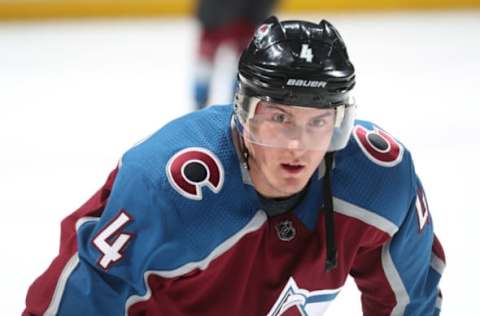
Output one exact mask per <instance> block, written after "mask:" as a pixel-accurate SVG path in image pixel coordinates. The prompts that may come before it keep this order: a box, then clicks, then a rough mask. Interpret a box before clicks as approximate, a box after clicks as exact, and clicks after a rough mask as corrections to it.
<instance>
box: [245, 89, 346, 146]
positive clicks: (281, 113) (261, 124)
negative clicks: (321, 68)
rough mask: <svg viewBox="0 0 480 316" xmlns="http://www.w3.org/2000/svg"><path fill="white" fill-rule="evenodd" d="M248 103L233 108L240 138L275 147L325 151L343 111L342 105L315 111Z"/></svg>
mask: <svg viewBox="0 0 480 316" xmlns="http://www.w3.org/2000/svg"><path fill="white" fill-rule="evenodd" d="M248 102H249V105H248V106H245V107H238V108H237V109H236V112H237V117H238V121H239V123H240V126H238V127H239V128H238V129H239V131H240V133H241V135H242V136H243V137H244V139H245V140H246V141H248V142H250V143H254V144H257V145H262V146H267V147H275V148H287V149H299V150H328V148H329V146H330V143H331V141H332V136H333V134H334V131H335V128H336V127H338V126H340V124H341V122H342V120H343V116H344V112H345V107H344V106H339V107H337V108H335V109H319V108H313V107H300V106H291V105H282V104H278V103H272V102H267V101H263V100H260V99H258V98H253V97H251V98H249V100H248ZM244 108H246V109H249V110H248V112H247V111H245V110H244Z"/></svg>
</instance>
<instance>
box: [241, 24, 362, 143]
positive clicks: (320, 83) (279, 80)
mask: <svg viewBox="0 0 480 316" xmlns="http://www.w3.org/2000/svg"><path fill="white" fill-rule="evenodd" d="M354 85H355V69H354V67H353V65H352V63H351V62H350V60H349V57H348V53H347V49H346V47H345V44H344V42H343V39H342V38H341V36H340V34H339V33H338V31H337V30H336V29H335V27H334V26H333V25H331V24H330V23H329V22H328V21H326V20H322V21H321V22H320V23H318V24H315V23H312V22H307V21H282V22H280V21H279V20H278V19H277V18H276V17H275V16H271V17H269V18H268V19H267V20H265V21H264V22H263V24H261V25H260V26H259V27H258V28H257V30H256V32H255V35H254V37H253V40H252V41H251V42H250V45H249V46H248V48H247V49H245V50H244V52H243V53H242V55H241V57H240V61H239V66H238V89H237V93H236V96H235V112H236V119H237V123H240V124H237V126H238V127H239V128H240V129H241V128H242V125H244V124H245V123H246V121H247V120H248V118H249V117H251V116H252V115H253V113H254V112H255V105H253V106H252V104H254V103H255V102H252V98H253V99H256V100H258V99H259V100H263V101H268V102H275V103H279V104H283V105H293V106H304V107H316V108H336V109H337V112H338V113H337V123H336V130H335V134H334V136H333V138H332V142H331V145H330V148H329V150H330V151H336V150H340V149H342V148H343V147H345V145H346V143H347V141H348V138H349V136H350V133H351V130H352V127H353V120H354V108H355V107H354V102H353V98H352V97H351V95H350V91H351V90H352V89H353V87H354ZM238 120H239V121H238Z"/></svg>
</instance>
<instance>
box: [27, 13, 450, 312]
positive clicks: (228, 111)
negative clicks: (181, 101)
mask: <svg viewBox="0 0 480 316" xmlns="http://www.w3.org/2000/svg"><path fill="white" fill-rule="evenodd" d="M354 84H355V72H354V67H353V65H352V63H351V62H350V60H349V57H348V54H347V50H346V48H345V45H344V42H343V40H342V38H341V37H340V35H339V33H338V32H337V31H336V29H335V28H334V27H333V26H332V25H331V24H330V23H328V22H327V21H325V20H323V21H321V22H320V23H319V24H315V23H310V22H306V21H284V22H279V21H278V20H277V19H276V18H275V17H271V18H269V19H268V20H266V21H265V22H264V24H262V25H261V26H260V27H259V28H258V29H257V31H256V33H255V37H254V39H253V40H252V42H251V43H250V45H249V47H248V48H247V49H246V50H245V51H244V52H243V54H242V56H241V58H240V62H239V88H238V92H237V95H236V99H235V104H234V106H233V107H232V106H212V107H209V108H207V109H205V110H202V111H197V112H193V113H191V114H189V115H187V116H185V117H182V118H179V119H177V120H175V121H173V122H171V123H169V124H167V125H166V126H164V127H163V128H161V129H160V130H159V131H158V132H157V133H155V134H154V135H153V136H151V137H150V138H148V139H147V140H146V141H144V142H143V143H141V144H139V145H137V146H135V147H133V148H132V149H130V150H128V151H127V152H126V153H125V154H124V156H123V157H122V160H121V163H120V164H119V166H118V168H116V169H115V170H114V171H113V172H112V173H111V174H110V176H109V177H108V180H107V181H106V183H105V184H104V186H103V187H102V188H101V189H100V190H99V191H98V192H97V193H96V194H95V195H94V196H93V197H92V198H91V199H90V200H89V201H87V202H86V203H85V204H84V205H83V206H82V207H81V208H80V209H78V210H77V211H76V212H74V213H73V214H72V215H70V216H68V217H67V218H66V219H65V220H64V221H63V223H62V236H61V246H60V253H59V255H58V257H57V258H56V259H55V260H54V261H53V263H52V264H51V266H50V267H49V268H48V270H47V271H46V272H45V273H44V274H43V275H42V276H40V277H39V278H38V279H37V280H36V281H35V282H34V283H33V285H32V286H31V287H30V289H29V291H28V295H27V300H26V304H27V305H26V309H25V311H24V313H23V315H24V316H26V315H82V316H85V315H89V316H90V315H169V316H185V315H209V316H215V315H222V316H223V315H238V316H244V315H268V316H273V315H316V316H318V315H323V314H324V311H325V310H326V308H327V307H328V305H329V304H330V303H331V301H332V300H334V299H335V297H336V296H337V294H338V293H339V291H340V289H341V288H342V286H343V285H344V283H345V281H346V278H347V277H348V276H349V275H350V276H352V277H353V278H354V279H355V282H356V283H357V285H358V288H359V289H360V291H361V293H362V306H363V314H364V315H369V316H379V315H418V316H420V315H421V316H426V315H438V314H439V311H440V303H441V296H440V291H439V288H438V283H439V280H440V277H441V274H442V270H443V268H444V265H445V258H444V254H443V251H442V248H441V245H440V243H439V242H438V240H437V238H436V237H435V235H434V233H433V226H432V219H431V215H430V213H429V209H428V204H427V200H426V195H425V192H424V189H423V187H422V185H421V182H420V180H419V179H418V177H417V175H416V173H415V169H414V166H413V162H412V157H411V155H410V153H409V152H408V150H407V149H406V148H405V147H404V145H403V144H401V143H400V142H399V141H397V140H396V139H395V138H394V137H392V136H391V135H390V134H388V133H387V132H386V131H384V130H383V129H381V128H379V127H378V126H377V125H375V124H373V123H371V122H368V121H355V120H354V112H355V103H354V102H353V99H352V88H353V86H354Z"/></svg>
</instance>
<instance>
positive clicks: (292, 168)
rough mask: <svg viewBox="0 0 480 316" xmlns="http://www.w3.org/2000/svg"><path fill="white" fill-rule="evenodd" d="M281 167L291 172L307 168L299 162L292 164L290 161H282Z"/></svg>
mask: <svg viewBox="0 0 480 316" xmlns="http://www.w3.org/2000/svg"><path fill="white" fill-rule="evenodd" d="M281 167H282V169H283V170H285V171H286V172H288V173H290V174H298V173H300V172H302V171H303V170H304V169H305V166H304V165H299V164H290V163H282V164H281Z"/></svg>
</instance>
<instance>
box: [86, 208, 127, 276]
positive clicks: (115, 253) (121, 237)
mask: <svg viewBox="0 0 480 316" xmlns="http://www.w3.org/2000/svg"><path fill="white" fill-rule="evenodd" d="M130 221H132V218H131V217H130V216H129V215H128V214H127V213H126V212H125V211H123V210H122V211H120V213H119V214H118V215H117V216H116V217H115V218H114V219H113V220H112V221H111V222H110V223H109V224H108V225H106V226H105V227H104V228H103V229H102V230H100V232H99V233H98V234H97V236H96V237H95V238H94V239H93V244H94V245H95V247H96V248H97V249H98V251H100V253H101V254H102V256H101V257H100V259H99V260H98V262H97V263H98V264H99V265H100V266H101V267H102V268H103V269H105V270H108V268H109V267H110V266H111V264H112V263H115V262H118V261H119V260H120V259H122V258H123V251H124V249H125V246H126V245H127V242H128V241H129V240H130V238H132V235H131V234H128V233H119V232H120V231H121V229H122V228H123V227H124V226H125V225H127V223H128V222H130Z"/></svg>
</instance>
